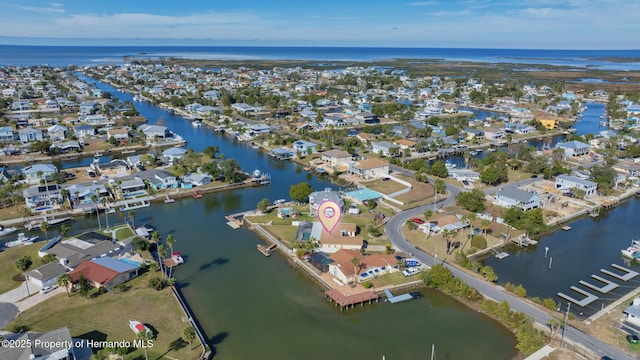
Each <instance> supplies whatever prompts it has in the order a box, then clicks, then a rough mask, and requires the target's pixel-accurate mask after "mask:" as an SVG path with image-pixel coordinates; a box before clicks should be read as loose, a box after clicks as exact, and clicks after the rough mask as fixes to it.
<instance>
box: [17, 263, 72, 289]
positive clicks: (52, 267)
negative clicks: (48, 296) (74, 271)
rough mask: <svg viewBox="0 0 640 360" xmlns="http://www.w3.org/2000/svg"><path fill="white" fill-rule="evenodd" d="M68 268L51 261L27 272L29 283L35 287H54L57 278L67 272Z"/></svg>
mask: <svg viewBox="0 0 640 360" xmlns="http://www.w3.org/2000/svg"><path fill="white" fill-rule="evenodd" d="M69 270H71V269H69V268H68V267H66V266H64V265H62V264H61V263H60V262H59V261H52V262H50V263H46V264H44V265H42V266H40V267H39V268H37V269H34V270H29V271H27V277H28V278H29V281H30V282H31V283H33V284H34V285H36V286H39V287H45V286H51V285H55V284H56V282H57V281H58V277H59V276H60V275H62V274H64V273H66V272H68V271H69Z"/></svg>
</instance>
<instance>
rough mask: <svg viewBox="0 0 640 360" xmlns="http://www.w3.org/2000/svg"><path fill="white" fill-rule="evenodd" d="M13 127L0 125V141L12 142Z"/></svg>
mask: <svg viewBox="0 0 640 360" xmlns="http://www.w3.org/2000/svg"><path fill="white" fill-rule="evenodd" d="M14 139H15V137H14V135H13V128H12V127H11V126H3V127H0V142H13V140H14Z"/></svg>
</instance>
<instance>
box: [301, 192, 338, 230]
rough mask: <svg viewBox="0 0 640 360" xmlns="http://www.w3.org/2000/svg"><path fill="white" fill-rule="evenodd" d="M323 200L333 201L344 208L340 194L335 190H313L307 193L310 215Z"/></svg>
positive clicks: (313, 213)
mask: <svg viewBox="0 0 640 360" xmlns="http://www.w3.org/2000/svg"><path fill="white" fill-rule="evenodd" d="M325 201H333V202H335V203H336V204H338V205H339V206H340V208H341V209H343V210H344V205H345V203H344V200H343V199H342V196H340V194H339V193H338V192H337V191H334V190H331V188H325V189H324V190H322V191H314V192H312V193H311V194H309V212H310V213H311V216H315V213H316V211H317V210H318V206H320V204H322V203H323V202H325ZM316 239H318V238H316Z"/></svg>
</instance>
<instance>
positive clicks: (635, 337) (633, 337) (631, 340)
mask: <svg viewBox="0 0 640 360" xmlns="http://www.w3.org/2000/svg"><path fill="white" fill-rule="evenodd" d="M627 341H628V342H629V344H637V343H638V342H639V341H640V338H638V335H627Z"/></svg>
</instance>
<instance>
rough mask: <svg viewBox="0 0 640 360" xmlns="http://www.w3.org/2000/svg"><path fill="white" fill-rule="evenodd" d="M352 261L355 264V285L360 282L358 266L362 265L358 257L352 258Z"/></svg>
mask: <svg viewBox="0 0 640 360" xmlns="http://www.w3.org/2000/svg"><path fill="white" fill-rule="evenodd" d="M351 263H352V264H353V270H354V271H353V286H355V285H356V284H357V283H358V268H359V267H360V259H358V258H357V257H355V256H354V257H353V258H351Z"/></svg>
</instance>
